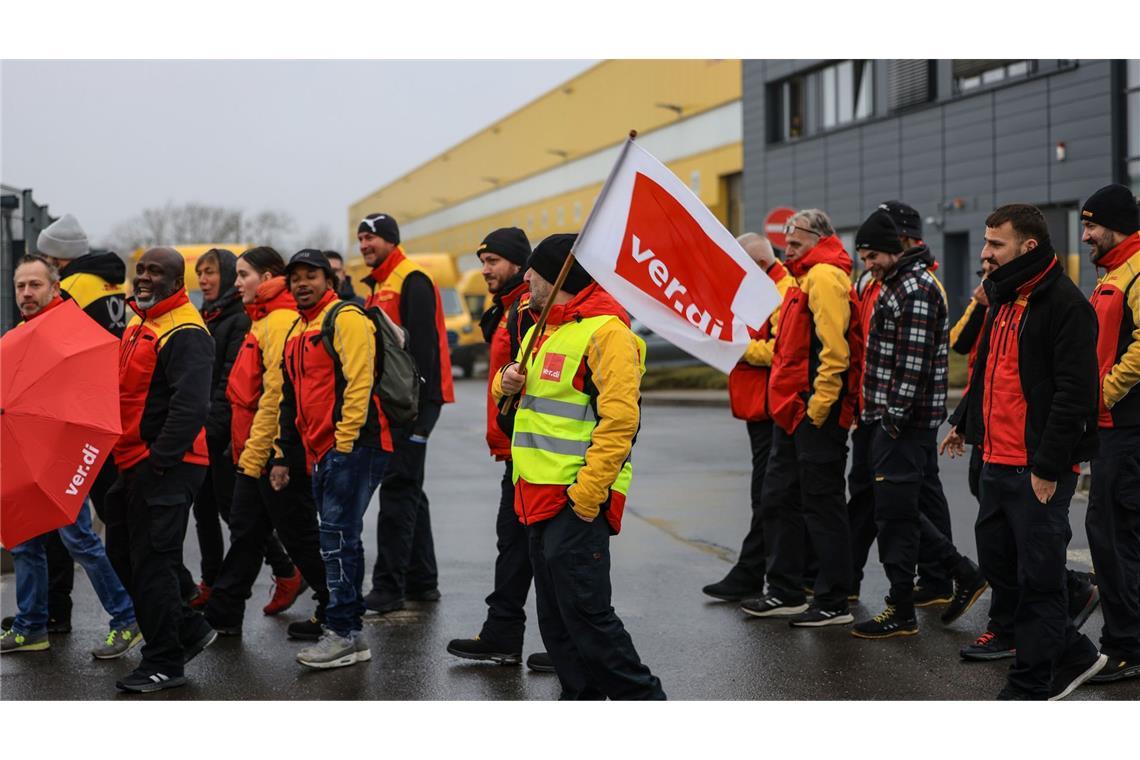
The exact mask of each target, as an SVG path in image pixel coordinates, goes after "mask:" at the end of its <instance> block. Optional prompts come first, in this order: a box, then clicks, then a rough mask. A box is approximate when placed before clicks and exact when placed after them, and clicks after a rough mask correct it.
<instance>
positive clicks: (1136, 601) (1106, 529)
mask: <svg viewBox="0 0 1140 760" xmlns="http://www.w3.org/2000/svg"><path fill="white" fill-rule="evenodd" d="M1085 530H1086V531H1087V532H1088V537H1089V549H1090V550H1091V551H1092V560H1093V567H1094V569H1095V570H1096V582H1097V586H1098V588H1099V589H1100V609H1101V611H1102V612H1103V613H1104V628H1102V629H1101V634H1100V649H1101V652H1103V653H1104V654H1107V655H1109V656H1111V657H1117V658H1119V659H1122V660H1128V661H1129V662H1136V661H1138V660H1140V427H1129V428H1115V429H1102V430H1101V431H1100V453H1099V454H1098V455H1097V457H1096V459H1093V460H1092V483H1091V488H1090V490H1089V508H1088V512H1087V513H1086V515H1085Z"/></svg>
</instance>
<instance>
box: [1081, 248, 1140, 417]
mask: <svg viewBox="0 0 1140 760" xmlns="http://www.w3.org/2000/svg"><path fill="white" fill-rule="evenodd" d="M1097 266H1098V267H1104V268H1105V269H1107V270H1108V272H1107V273H1106V274H1105V275H1104V276H1103V277H1101V279H1100V281H1099V282H1098V283H1097V286H1096V289H1095V290H1094V291H1093V294H1092V298H1091V299H1090V301H1091V303H1092V305H1093V309H1094V310H1095V311H1096V318H1097V322H1098V324H1099V326H1100V329H1099V332H1098V333H1097V342H1096V356H1097V365H1098V367H1099V369H1100V415H1099V418H1098V420H1097V424H1098V426H1099V427H1102V428H1112V427H1135V426H1137V425H1140V389H1138V388H1137V386H1138V385H1140V232H1134V233H1132V234H1131V235H1129V236H1128V237H1127V238H1125V239H1124V241H1123V242H1121V243H1120V245H1118V246H1116V247H1115V248H1113V249H1112V250H1111V251H1109V252H1108V253H1106V254H1104V256H1102V257H1101V259H1100V261H1098V262H1097Z"/></svg>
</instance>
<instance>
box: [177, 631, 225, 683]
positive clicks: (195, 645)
mask: <svg viewBox="0 0 1140 760" xmlns="http://www.w3.org/2000/svg"><path fill="white" fill-rule="evenodd" d="M217 640H218V632H217V631H215V630H214V629H213V628H207V629H206V632H205V633H203V634H202V636H201V637H200V638H198V639H197V640H196V641H194V642H192V643H191V644H189V645H187V644H183V645H182V664H183V665H188V664H190V661H191V660H193V659H194V658H195V657H197V656H198V655H200V654H202V650H203V649H205V648H206V647H208V646H210V645H211V644H213V643H214V642H215V641H217ZM179 685H181V684H179Z"/></svg>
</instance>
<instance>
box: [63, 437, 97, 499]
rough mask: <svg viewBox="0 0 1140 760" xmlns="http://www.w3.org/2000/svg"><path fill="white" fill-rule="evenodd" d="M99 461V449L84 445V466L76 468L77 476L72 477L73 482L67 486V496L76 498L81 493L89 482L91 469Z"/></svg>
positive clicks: (88, 444) (87, 444)
mask: <svg viewBox="0 0 1140 760" xmlns="http://www.w3.org/2000/svg"><path fill="white" fill-rule="evenodd" d="M98 461H99V449H97V448H95V447H94V446H92V445H91V444H90V443H85V444H83V464H81V465H79V466H77V467H76V468H75V474H74V475H72V476H71V482H70V483H68V484H67V492H66V493H67V495H68V496H75V495H77V494H78V493H79V489H80V488H82V487H83V484H84V483H85V482H87V476H88V475H90V474H91V467H92V465H94V464H95V463H96V462H98Z"/></svg>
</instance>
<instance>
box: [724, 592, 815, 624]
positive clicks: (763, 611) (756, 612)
mask: <svg viewBox="0 0 1140 760" xmlns="http://www.w3.org/2000/svg"><path fill="white" fill-rule="evenodd" d="M807 608H808V605H807V602H800V603H799V604H788V603H786V602H784V601H783V600H782V599H780V598H779V597H777V596H772V595H771V594H765V595H764V596H761V597H759V598H757V599H745V600H744V601H743V602H741V603H740V609H741V611H743V612H744V613H746V614H748V615H751V616H753V617H783V618H786V617H791V616H792V615H798V614H800V613H801V612H804V611H806V610H807Z"/></svg>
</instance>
